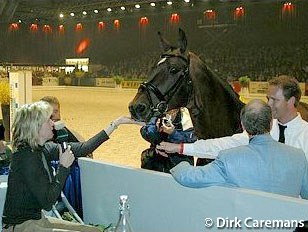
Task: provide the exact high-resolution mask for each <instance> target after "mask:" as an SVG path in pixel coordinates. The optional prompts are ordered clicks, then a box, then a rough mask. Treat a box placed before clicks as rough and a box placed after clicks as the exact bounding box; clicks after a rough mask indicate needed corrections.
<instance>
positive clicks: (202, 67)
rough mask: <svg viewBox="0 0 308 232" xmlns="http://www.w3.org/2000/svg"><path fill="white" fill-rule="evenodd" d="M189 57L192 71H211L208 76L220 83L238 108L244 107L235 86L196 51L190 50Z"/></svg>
mask: <svg viewBox="0 0 308 232" xmlns="http://www.w3.org/2000/svg"><path fill="white" fill-rule="evenodd" d="M189 59H190V67H189V68H190V72H192V73H198V72H202V74H203V75H204V73H209V74H210V75H208V76H209V77H211V78H212V79H214V80H215V81H217V82H218V83H219V85H220V86H221V87H222V88H223V89H224V90H225V93H226V94H228V96H229V97H230V100H231V101H232V102H234V103H235V104H236V108H237V109H239V110H240V109H242V107H243V105H244V103H242V102H241V101H240V100H239V95H238V94H237V93H236V92H235V91H234V90H233V88H232V87H231V85H230V84H229V83H228V82H227V81H225V80H223V79H222V78H220V77H219V76H218V75H217V74H216V73H215V72H213V71H212V70H211V69H210V68H209V67H207V66H206V63H205V62H204V61H203V60H202V59H201V58H200V57H199V56H197V55H196V54H195V53H193V52H189Z"/></svg>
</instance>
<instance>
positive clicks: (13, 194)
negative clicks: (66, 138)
mask: <svg viewBox="0 0 308 232" xmlns="http://www.w3.org/2000/svg"><path fill="white" fill-rule="evenodd" d="M52 111H53V109H52V107H51V106H50V105H49V104H48V103H47V102H43V101H40V102H36V103H33V104H28V105H24V106H22V107H21V108H19V109H18V110H17V112H16V116H15V119H14V122H13V125H12V135H13V139H12V148H13V155H12V161H11V167H10V172H9V177H8V189H7V195H6V200H5V205H4V212H3V220H2V221H3V231H4V232H5V231H15V232H18V231H84V232H87V231H99V230H98V229H97V228H95V227H91V226H86V225H80V224H76V223H71V222H67V221H62V220H59V219H55V218H48V217H45V216H43V215H42V214H41V211H42V209H44V210H47V211H48V210H50V209H51V208H52V205H53V204H54V203H55V202H56V200H57V198H58V197H59V195H60V192H61V190H62V189H63V185H64V182H65V180H66V177H67V176H68V174H69V172H70V169H69V167H70V166H71V164H72V163H73V161H74V159H75V157H79V156H86V155H87V154H89V153H91V152H93V151H94V150H95V149H96V148H97V147H98V146H100V145H101V144H102V143H103V142H104V141H106V140H108V139H109V135H110V134H111V133H112V132H113V131H114V129H115V128H117V126H118V125H120V124H124V123H125V124H130V123H134V121H133V120H131V119H130V118H128V117H120V118H118V119H116V120H115V121H113V122H112V123H111V124H110V125H109V126H108V127H107V128H106V129H105V130H102V131H101V132H99V133H98V134H97V135H95V136H94V137H92V138H91V139H89V140H88V141H86V142H81V143H79V142H78V143H70V145H69V146H68V148H67V149H66V150H65V151H64V152H63V153H62V149H61V147H60V145H58V144H55V143H53V142H48V141H49V140H51V139H52V137H53V132H52V130H53V126H54V123H53V121H52V120H51V119H50V116H51V114H52ZM51 160H59V162H60V166H59V168H58V171H57V173H56V175H55V176H54V175H53V174H52V168H51V164H50V161H51Z"/></svg>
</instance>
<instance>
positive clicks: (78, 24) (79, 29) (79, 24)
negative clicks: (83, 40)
mask: <svg viewBox="0 0 308 232" xmlns="http://www.w3.org/2000/svg"><path fill="white" fill-rule="evenodd" d="M82 29H83V27H82V24H81V23H77V24H76V27H75V31H76V32H79V31H82Z"/></svg>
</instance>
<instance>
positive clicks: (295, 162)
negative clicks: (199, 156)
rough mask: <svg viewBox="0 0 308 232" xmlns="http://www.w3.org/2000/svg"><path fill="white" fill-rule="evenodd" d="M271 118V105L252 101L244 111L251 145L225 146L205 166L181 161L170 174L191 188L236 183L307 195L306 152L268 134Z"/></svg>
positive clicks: (243, 124)
mask: <svg viewBox="0 0 308 232" xmlns="http://www.w3.org/2000/svg"><path fill="white" fill-rule="evenodd" d="M272 121H273V120H272V111H271V108H270V107H269V106H268V105H267V104H266V103H265V102H263V101H261V100H253V101H251V102H249V103H248V104H247V105H246V106H245V107H244V108H243V110H242V112H241V122H242V126H243V129H244V130H246V132H247V133H248V136H249V144H248V145H244V146H238V147H235V148H231V149H227V150H223V151H221V152H220V153H219V155H218V157H217V158H216V160H215V161H213V162H212V163H210V164H208V165H206V166H201V167H193V166H191V165H189V164H188V163H187V162H181V163H180V164H179V165H177V166H176V167H174V168H173V169H171V170H170V172H171V174H172V175H173V177H174V178H175V180H176V181H177V182H179V183H180V184H182V185H184V186H187V187H192V188H201V187H208V186H213V185H221V186H234V187H241V188H248V189H255V190H261V191H265V192H271V193H276V194H281V195H286V196H291V197H299V196H301V197H302V198H304V199H308V167H307V161H306V157H305V154H304V152H303V151H302V150H300V149H297V148H293V147H290V146H288V145H285V144H282V143H279V142H277V141H275V140H274V139H273V138H272V137H271V135H270V134H269V132H270V130H271V126H272Z"/></svg>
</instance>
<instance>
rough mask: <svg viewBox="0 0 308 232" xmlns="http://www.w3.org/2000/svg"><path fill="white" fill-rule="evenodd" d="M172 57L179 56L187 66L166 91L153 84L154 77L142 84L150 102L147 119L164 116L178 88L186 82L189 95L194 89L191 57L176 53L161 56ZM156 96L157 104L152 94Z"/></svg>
mask: <svg viewBox="0 0 308 232" xmlns="http://www.w3.org/2000/svg"><path fill="white" fill-rule="evenodd" d="M171 57H177V58H180V59H182V60H184V61H185V63H186V67H185V69H183V70H181V71H180V72H179V77H178V79H177V80H176V82H175V83H174V84H173V85H172V86H171V87H170V88H169V89H168V90H167V91H166V92H165V93H162V92H161V91H160V90H159V89H158V88H157V87H156V86H155V85H153V83H152V81H153V80H154V79H155V78H154V79H152V80H151V81H149V82H143V83H141V84H140V87H139V89H144V90H145V92H146V96H147V99H148V101H149V103H150V110H151V112H150V114H149V115H148V116H147V119H150V118H151V117H153V116H158V117H160V116H162V115H163V114H164V113H166V111H167V110H168V103H169V101H170V100H171V99H172V97H173V95H174V94H175V93H176V91H177V90H178V88H179V87H180V86H181V85H182V84H183V83H184V84H185V85H186V86H187V88H188V93H189V95H190V94H191V92H192V91H191V90H192V81H191V79H190V76H189V59H187V58H186V57H185V56H183V55H176V54H162V55H161V58H166V59H169V58H171ZM151 93H152V95H154V96H155V97H156V99H157V100H158V103H157V104H156V105H155V104H154V102H153V99H152V95H151ZM189 98H190V97H189V96H188V98H187V103H188V101H189Z"/></svg>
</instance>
